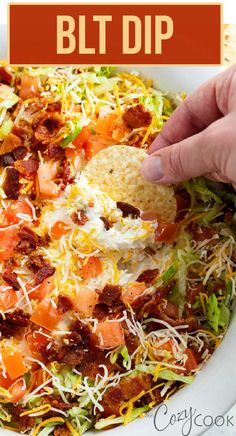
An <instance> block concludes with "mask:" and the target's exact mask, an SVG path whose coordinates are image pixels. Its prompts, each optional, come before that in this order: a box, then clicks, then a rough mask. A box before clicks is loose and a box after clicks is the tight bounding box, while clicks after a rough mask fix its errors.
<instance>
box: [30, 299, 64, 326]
mask: <svg viewBox="0 0 236 436" xmlns="http://www.w3.org/2000/svg"><path fill="white" fill-rule="evenodd" d="M60 319H61V315H60V314H59V312H58V310H57V307H56V304H55V302H54V301H52V300H51V299H50V298H44V300H42V301H40V303H39V304H38V305H37V307H36V308H35V310H34V312H33V313H32V315H31V318H30V320H31V321H32V322H33V323H34V324H37V325H39V326H40V327H44V328H45V329H46V330H49V331H51V330H54V328H55V327H56V326H57V324H58V323H59V321H60Z"/></svg>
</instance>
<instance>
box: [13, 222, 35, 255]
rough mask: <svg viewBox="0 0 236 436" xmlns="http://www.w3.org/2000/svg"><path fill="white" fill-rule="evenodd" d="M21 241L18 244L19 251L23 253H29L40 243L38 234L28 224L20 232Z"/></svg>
mask: <svg viewBox="0 0 236 436" xmlns="http://www.w3.org/2000/svg"><path fill="white" fill-rule="evenodd" d="M18 235H19V238H20V241H19V242H18V244H17V251H18V252H20V253H23V254H29V253H31V252H32V251H34V250H35V249H36V247H37V245H38V235H36V233H34V231H33V230H32V229H30V228H29V227H27V226H24V227H21V229H20V231H19V233H18Z"/></svg>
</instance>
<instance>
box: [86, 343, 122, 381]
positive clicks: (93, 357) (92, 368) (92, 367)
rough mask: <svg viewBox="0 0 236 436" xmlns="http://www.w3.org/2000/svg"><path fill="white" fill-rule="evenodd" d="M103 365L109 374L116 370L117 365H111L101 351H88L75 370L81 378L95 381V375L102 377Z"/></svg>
mask: <svg viewBox="0 0 236 436" xmlns="http://www.w3.org/2000/svg"><path fill="white" fill-rule="evenodd" d="M101 365H105V366H106V367H107V370H108V372H109V373H111V372H112V371H114V370H117V369H118V368H119V367H118V365H112V364H111V363H110V360H109V359H108V358H106V357H105V354H104V353H103V352H102V351H101V350H96V351H90V352H89V354H88V355H87V356H86V357H85V359H83V361H82V362H81V364H80V365H79V366H78V368H77V370H78V371H79V372H81V374H82V375H83V376H86V377H89V378H91V379H93V380H94V379H95V378H96V376H97V374H100V375H102V373H103V372H102V371H103V370H102V366H101Z"/></svg>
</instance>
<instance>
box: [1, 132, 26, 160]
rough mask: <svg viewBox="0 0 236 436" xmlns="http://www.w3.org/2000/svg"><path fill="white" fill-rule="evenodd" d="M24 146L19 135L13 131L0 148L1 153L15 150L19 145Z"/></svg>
mask: <svg viewBox="0 0 236 436" xmlns="http://www.w3.org/2000/svg"><path fill="white" fill-rule="evenodd" d="M21 146H22V142H21V140H20V138H18V136H16V135H14V134H13V133H9V135H7V137H6V139H4V141H3V144H2V145H1V148H0V155H3V154H6V153H11V152H12V151H13V150H15V149H16V148H18V147H21Z"/></svg>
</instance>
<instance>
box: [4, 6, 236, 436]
mask: <svg viewBox="0 0 236 436" xmlns="http://www.w3.org/2000/svg"><path fill="white" fill-rule="evenodd" d="M146 1H147V3H155V1H152V0H146ZM36 2H37V3H39V2H40V1H37V0H35V3H36ZM48 2H50V3H79V2H78V1H76V0H69V2H68V1H66V0H65V1H64V2H63V1H62V2H60V1H57V0H49V1H48ZM85 2H86V3H96V0H82V1H81V3H85ZM99 2H100V3H116V1H112V0H110V1H109V0H108V1H107V0H103V1H102V0H100V1H98V2H97V3H99ZM156 2H157V3H158V1H156ZM159 2H160V3H165V1H161V0H160V1H159ZM180 2H181V3H190V1H187V0H182V1H181V0H179V1H178V0H172V1H169V3H180ZM193 2H194V1H193ZM8 3H10V2H9V1H8V0H0V24H6V23H7V5H8ZM11 3H34V1H33V0H31V1H30V0H15V1H12V2H11ZM42 3H46V2H45V1H44V2H43V1H42ZM117 3H134V4H137V3H144V0H143V1H142V0H141V1H139V0H117ZM166 3H168V2H166ZM195 3H197V2H196V1H195ZM199 3H200V2H199ZM202 3H216V1H214V0H208V1H206V2H202ZM220 3H223V5H224V9H223V20H224V23H226V24H236V0H222V1H221V2H220ZM210 27H211V24H210V23H209V31H210ZM199 31H201V30H200V29H199ZM0 32H1V30H0ZM3 45H5V36H4V35H3V34H1V33H0V58H3V56H4V51H3ZM228 415H234V422H235V421H236V406H234V407H233V409H231V411H230V412H229V413H228ZM0 434H1V430H0ZM219 435H220V436H236V428H235V427H234V428H232V429H227V428H226V427H225V428H216V427H214V428H212V429H211V430H209V431H208V432H207V433H205V436H219Z"/></svg>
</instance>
